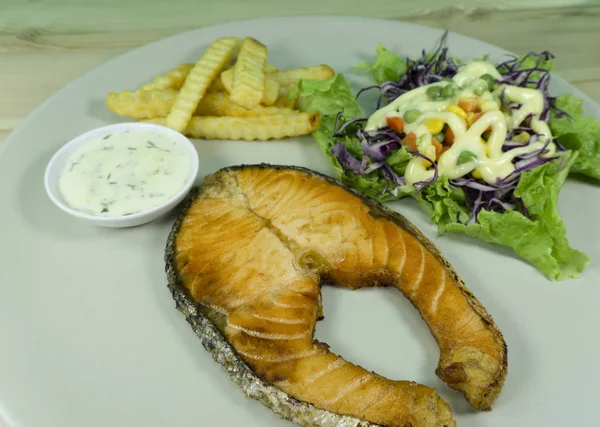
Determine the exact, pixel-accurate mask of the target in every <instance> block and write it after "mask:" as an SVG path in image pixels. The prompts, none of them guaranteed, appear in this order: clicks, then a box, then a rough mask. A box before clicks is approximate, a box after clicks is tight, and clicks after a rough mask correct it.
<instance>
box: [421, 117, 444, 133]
mask: <svg viewBox="0 0 600 427" xmlns="http://www.w3.org/2000/svg"><path fill="white" fill-rule="evenodd" d="M425 126H426V127H427V130H428V131H429V133H430V134H432V135H435V134H436V133H440V132H441V131H442V129H444V121H443V120H440V119H427V120H425Z"/></svg>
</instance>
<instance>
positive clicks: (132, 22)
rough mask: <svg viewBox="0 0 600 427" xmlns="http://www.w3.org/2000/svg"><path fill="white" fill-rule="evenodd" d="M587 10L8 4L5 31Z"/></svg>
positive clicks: (81, 0)
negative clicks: (291, 18)
mask: <svg viewBox="0 0 600 427" xmlns="http://www.w3.org/2000/svg"><path fill="white" fill-rule="evenodd" d="M586 4H589V3H588V2H587V1H586V0H527V1H522V0H467V1H457V0H419V1H418V2H412V1H410V2H406V1H405V2H403V1H395V0H369V2H368V4H366V3H365V2H364V0H346V1H344V2H339V1H333V2H332V1H329V2H328V1H322V0H303V1H297V0H279V1H272V0H253V1H252V2H248V1H247V0H227V1H221V2H210V4H207V2H203V1H197V0H178V1H176V2H168V1H162V0H147V1H145V2H124V1H121V0H94V1H89V0H30V1H28V2H24V1H23V0H3V6H2V18H0V19H1V21H0V30H2V31H7V32H9V33H11V32H12V33H14V34H18V35H20V36H22V37H23V38H24V39H25V40H24V41H25V42H26V41H27V40H26V39H28V38H30V37H33V38H36V37H42V38H43V37H46V36H51V35H52V34H53V33H54V32H55V31H58V32H59V33H60V32H62V31H64V30H71V29H77V30H78V31H79V34H80V35H82V36H85V34H87V33H90V32H91V33H98V32H103V33H109V34H114V33H115V32H116V34H124V33H126V32H133V33H138V32H142V33H144V32H146V33H148V34H152V33H154V31H155V30H164V29H165V28H172V31H175V32H181V31H185V30H186V29H190V28H198V27H203V26H206V25H214V24H217V23H221V22H231V21H237V20H242V19H252V18H261V17H263V18H264V17H274V16H298V15H307V14H313V15H317V14H320V15H339V14H344V15H350V16H362V17H381V18H383V17H390V16H392V17H402V19H408V18H414V17H419V16H422V15H423V14H428V13H431V12H442V13H459V14H465V13H466V14H468V15H475V16H476V15H478V14H482V13H489V12H492V11H523V10H531V9H535V10H541V9H547V8H560V7H575V6H582V5H586ZM37 31H42V34H41V35H40V34H37V33H36V32H37ZM74 42H75V41H74ZM75 43H76V42H75Z"/></svg>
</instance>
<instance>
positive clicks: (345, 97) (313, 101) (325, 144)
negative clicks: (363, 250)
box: [295, 73, 414, 202]
mask: <svg viewBox="0 0 600 427" xmlns="http://www.w3.org/2000/svg"><path fill="white" fill-rule="evenodd" d="M295 90H296V91H297V92H296V94H298V97H299V98H298V105H299V108H300V109H301V110H302V111H318V112H320V113H321V124H320V126H319V128H318V129H317V130H316V131H314V132H313V134H312V135H313V137H314V139H315V140H316V141H317V144H318V146H319V148H320V150H321V152H322V153H323V154H324V155H325V157H326V158H327V159H328V160H329V162H330V164H331V166H332V168H333V174H334V175H335V176H336V177H337V178H338V179H340V180H341V181H342V182H344V183H345V184H346V185H348V186H350V187H352V188H354V189H356V190H358V191H361V192H363V193H365V194H366V195H368V196H369V197H371V198H373V199H376V200H379V201H381V202H388V201H391V200H395V199H396V197H394V196H392V195H390V194H389V193H386V194H383V193H384V190H385V189H386V188H387V185H388V183H387V181H386V180H385V179H384V178H383V177H381V176H379V174H378V173H377V171H375V172H371V173H370V174H367V175H356V174H354V173H352V172H351V171H344V168H343V167H342V165H340V163H339V162H338V160H337V159H336V158H335V157H334V156H333V155H332V154H331V149H332V148H333V146H334V145H335V144H337V143H339V142H341V143H343V144H344V145H345V146H346V148H347V149H348V151H349V152H350V154H352V155H353V156H354V157H355V158H357V159H359V160H360V159H362V156H363V151H362V149H361V148H360V141H359V140H358V139H357V138H351V137H340V138H333V136H332V135H333V134H334V132H335V119H336V116H337V114H338V113H339V112H340V111H342V112H343V113H342V118H341V120H343V121H347V120H351V119H354V118H359V117H364V116H365V115H364V113H363V112H362V109H361V108H360V106H359V105H358V103H357V102H356V97H355V96H354V94H353V93H352V89H351V88H350V84H349V83H348V81H347V80H346V77H345V76H344V75H343V74H341V73H340V74H336V75H335V76H334V77H332V78H330V79H327V80H322V81H314V80H300V82H299V83H298V85H297V86H296V89H295ZM408 160H410V154H409V153H408V152H407V151H406V149H402V150H398V152H397V153H395V154H394V155H393V156H391V157H390V158H389V159H388V162H392V164H390V166H392V168H393V169H394V170H396V171H398V172H399V173H404V168H406V165H407V164H408ZM413 192H414V190H413V189H412V188H408V187H407V188H405V189H403V191H400V193H401V194H400V195H399V197H400V196H404V195H407V194H412V193H413Z"/></svg>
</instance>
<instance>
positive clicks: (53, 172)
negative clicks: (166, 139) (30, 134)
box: [44, 122, 199, 228]
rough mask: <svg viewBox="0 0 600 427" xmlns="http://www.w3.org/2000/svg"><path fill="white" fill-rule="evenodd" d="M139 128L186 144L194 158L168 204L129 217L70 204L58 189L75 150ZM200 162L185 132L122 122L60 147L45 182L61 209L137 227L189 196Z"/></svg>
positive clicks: (110, 223)
mask: <svg viewBox="0 0 600 427" xmlns="http://www.w3.org/2000/svg"><path fill="white" fill-rule="evenodd" d="M136 130H144V131H153V132H156V133H159V134H163V135H164V134H166V135H169V136H170V137H171V138H173V139H174V140H175V141H176V142H177V143H179V144H181V146H182V147H185V148H186V149H187V150H189V152H190V158H191V159H192V167H191V168H190V176H189V178H188V179H187V180H186V182H185V184H184V186H183V187H182V188H181V190H180V191H179V192H178V193H177V194H175V195H174V196H173V197H171V198H170V199H169V200H167V201H166V202H165V203H163V204H161V205H159V206H156V207H154V208H152V209H149V210H146V211H142V212H138V213H135V214H132V215H127V216H111V217H107V216H98V215H90V214H87V213H85V212H81V211H78V210H76V209H73V208H70V207H69V206H67V204H66V203H65V202H64V200H63V199H62V197H61V195H60V192H59V191H58V178H59V176H60V172H61V170H62V169H63V167H64V165H65V162H66V161H67V158H68V157H69V156H70V155H71V153H73V152H74V151H75V150H77V149H79V148H80V147H82V146H84V145H85V144H87V143H88V142H90V141H92V140H94V139H97V138H102V137H103V136H105V135H108V134H115V133H122V132H125V131H136ZM198 165H199V161H198V153H197V151H196V148H195V147H194V145H193V144H192V143H191V141H190V140H189V139H187V138H186V137H185V136H184V135H182V134H181V133H179V132H176V131H174V130H172V129H169V128H167V127H164V126H159V125H155V124H150V123H138V122H132V123H119V124H114V125H108V126H103V127H100V128H97V129H93V130H91V131H89V132H86V133H84V134H81V135H79V136H78V137H76V138H74V139H73V140H71V141H69V142H68V143H66V144H65V145H63V146H62V147H61V148H60V150H58V151H57V152H56V153H55V154H54V156H52V159H50V162H49V163H48V166H47V167H46V172H45V174H44V185H45V187H46V192H47V193H48V196H49V197H50V200H52V202H54V204H55V205H56V206H58V207H59V208H60V209H62V210H63V211H64V212H66V213H68V214H70V215H73V216H74V217H77V218H80V219H83V220H86V221H88V222H90V223H92V224H94V225H98V226H101V227H114V228H118V227H133V226H136V225H141V224H145V223H148V222H150V221H153V220H155V219H156V218H158V217H160V216H162V215H164V214H166V213H167V212H169V211H170V210H171V209H173V208H174V207H175V206H177V205H178V204H179V203H180V202H181V201H182V200H183V199H184V198H185V196H186V195H187V193H188V192H189V191H190V189H191V188H192V186H193V185H194V181H195V180H196V177H197V175H198Z"/></svg>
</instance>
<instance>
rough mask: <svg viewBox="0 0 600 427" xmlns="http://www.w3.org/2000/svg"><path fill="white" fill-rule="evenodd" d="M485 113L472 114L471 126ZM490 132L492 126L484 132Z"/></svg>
mask: <svg viewBox="0 0 600 427" xmlns="http://www.w3.org/2000/svg"><path fill="white" fill-rule="evenodd" d="M484 114H485V113H483V112H479V113H474V114H473V119H472V120H471V126H473V123H475V122H476V121H477V120H479V119H480V118H481V116H483V115H484ZM489 130H492V125H489V126H488V128H487V129H486V130H485V132H487V131H489Z"/></svg>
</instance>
